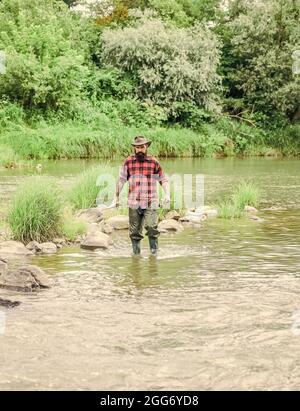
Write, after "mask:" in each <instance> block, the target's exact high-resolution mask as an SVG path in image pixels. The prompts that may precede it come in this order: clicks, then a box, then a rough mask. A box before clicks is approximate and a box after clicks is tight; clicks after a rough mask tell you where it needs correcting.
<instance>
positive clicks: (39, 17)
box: [0, 0, 89, 111]
mask: <svg viewBox="0 0 300 411" xmlns="http://www.w3.org/2000/svg"><path fill="white" fill-rule="evenodd" d="M0 21H1V29H0V49H2V50H4V51H5V53H6V56H7V70H6V73H5V75H1V76H0V98H2V99H7V100H11V101H14V102H18V103H20V104H21V105H22V106H23V107H24V108H25V109H32V108H37V109H41V110H44V111H46V110H48V109H51V110H65V109H67V108H68V107H69V106H70V105H71V104H72V101H73V100H74V99H75V98H76V97H77V96H79V94H80V92H81V86H82V79H83V78H84V77H85V75H86V74H87V71H88V69H87V66H86V64H85V63H86V61H87V60H88V58H89V57H88V56H89V45H88V39H87V35H88V29H87V26H86V22H85V21H84V20H81V19H80V18H79V17H78V16H76V15H75V14H74V13H71V12H70V11H69V10H68V7H67V6H66V5H65V4H64V3H63V2H61V1H54V0H3V1H2V2H1V3H0Z"/></svg>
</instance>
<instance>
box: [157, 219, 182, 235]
mask: <svg viewBox="0 0 300 411" xmlns="http://www.w3.org/2000/svg"><path fill="white" fill-rule="evenodd" d="M182 229H183V227H182V225H181V224H180V223H179V222H178V221H176V220H173V219H169V220H163V221H161V222H160V223H159V224H158V230H159V232H161V233H163V232H166V231H181V230H182Z"/></svg>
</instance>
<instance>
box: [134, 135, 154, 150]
mask: <svg viewBox="0 0 300 411" xmlns="http://www.w3.org/2000/svg"><path fill="white" fill-rule="evenodd" d="M144 144H147V146H148V147H149V146H150V144H151V141H149V140H147V139H146V138H145V137H143V136H136V137H134V142H133V143H131V145H132V146H135V147H136V146H143V145H144Z"/></svg>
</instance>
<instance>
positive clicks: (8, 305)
mask: <svg viewBox="0 0 300 411" xmlns="http://www.w3.org/2000/svg"><path fill="white" fill-rule="evenodd" d="M20 304H21V303H20V301H11V300H5V299H3V298H0V307H6V308H13V307H17V306H18V305H20Z"/></svg>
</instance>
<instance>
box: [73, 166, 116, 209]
mask: <svg viewBox="0 0 300 411" xmlns="http://www.w3.org/2000/svg"><path fill="white" fill-rule="evenodd" d="M103 174H110V175H111V176H112V177H113V176H114V175H116V174H117V169H116V170H114V169H113V168H112V167H108V166H106V167H101V168H100V167H99V166H94V167H90V168H88V169H87V170H85V171H84V172H83V173H82V174H81V175H80V176H79V177H78V179H77V181H76V183H75V184H74V185H73V186H72V187H71V189H70V192H69V195H68V200H69V202H70V204H71V205H72V207H73V209H75V210H81V209H84V208H90V207H96V206H97V197H98V195H99V192H100V190H101V189H103V188H104V186H103V185H102V184H101V185H97V180H98V178H99V176H101V175H103ZM112 190H113V191H114V190H115V183H114V184H113V187H112Z"/></svg>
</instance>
